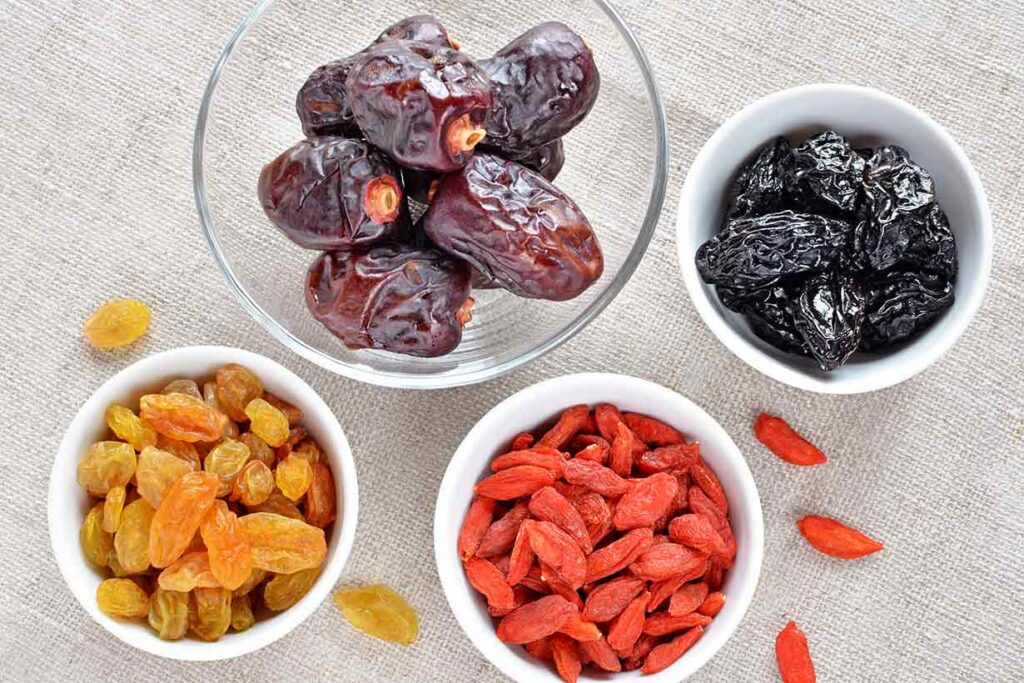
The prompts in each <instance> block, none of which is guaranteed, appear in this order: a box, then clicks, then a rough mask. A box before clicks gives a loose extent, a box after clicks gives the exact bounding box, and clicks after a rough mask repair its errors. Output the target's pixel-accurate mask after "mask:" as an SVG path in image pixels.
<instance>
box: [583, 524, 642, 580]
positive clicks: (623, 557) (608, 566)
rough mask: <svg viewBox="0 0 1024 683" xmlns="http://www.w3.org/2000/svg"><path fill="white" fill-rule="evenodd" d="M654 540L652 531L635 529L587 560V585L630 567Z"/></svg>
mask: <svg viewBox="0 0 1024 683" xmlns="http://www.w3.org/2000/svg"><path fill="white" fill-rule="evenodd" d="M653 540H654V532H652V531H651V530H650V529H633V530H632V531H629V532H627V533H626V534H625V535H623V536H622V538H620V539H618V540H616V541H612V542H611V543H609V544H608V545H606V546H605V547H603V548H601V549H600V550H595V551H594V552H593V553H592V554H591V555H590V557H588V558H587V583H593V582H594V581H597V580H599V579H603V578H604V577H606V576H611V575H612V574H615V573H617V572H620V571H622V570H623V569H625V568H626V567H628V566H629V565H630V564H631V563H632V562H633V560H635V559H636V558H637V557H638V556H639V555H640V553H642V552H644V551H645V550H647V548H649V547H650V545H651V543H652V542H653Z"/></svg>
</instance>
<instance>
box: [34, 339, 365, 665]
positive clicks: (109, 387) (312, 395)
mask: <svg viewBox="0 0 1024 683" xmlns="http://www.w3.org/2000/svg"><path fill="white" fill-rule="evenodd" d="M194 356H200V357H209V361H210V362H211V363H212V364H217V365H221V364H227V363H239V364H241V365H246V366H248V367H252V368H253V369H254V371H255V369H256V368H257V367H258V368H261V369H262V370H263V372H262V373H258V374H261V375H262V376H261V379H263V378H264V377H265V376H266V371H267V370H268V369H269V370H270V371H271V372H273V373H274V374H277V375H280V376H282V377H287V378H288V379H289V381H291V382H294V387H295V388H296V389H297V392H301V393H303V394H305V395H306V399H305V403H306V406H304V407H307V408H308V406H309V405H312V406H313V407H314V408H315V409H316V410H317V412H318V413H321V414H322V415H325V416H330V419H328V420H324V424H323V428H324V429H325V431H330V432H332V437H333V438H334V439H335V440H336V442H337V443H338V444H340V446H341V448H340V449H337V450H335V451H334V452H331V453H329V454H328V457H329V458H330V460H331V465H332V469H333V471H334V478H335V483H336V489H337V491H336V493H337V495H338V497H339V499H340V500H339V509H340V511H341V515H340V519H341V520H342V522H341V529H340V532H339V531H336V532H335V535H336V536H337V539H338V540H337V543H336V544H335V545H334V547H333V548H332V547H328V556H327V560H326V561H325V563H324V565H323V571H322V572H321V574H320V576H319V577H317V580H316V583H314V584H313V587H312V588H311V589H310V591H309V592H308V593H307V594H306V595H305V597H303V598H302V600H300V601H299V602H298V603H297V604H295V605H294V606H292V607H291V608H289V609H288V610H286V611H284V612H281V613H280V614H277V615H275V616H274V618H273V619H272V620H268V621H266V622H264V623H266V624H267V625H268V626H271V627H268V628H267V629H265V630H263V631H261V632H260V633H258V634H255V635H254V634H253V632H251V631H243V632H241V633H235V632H230V633H229V634H227V635H226V636H225V637H224V638H222V639H221V640H220V641H218V642H216V643H205V642H201V641H198V640H194V639H191V638H185V639H182V640H178V641H163V640H158V639H146V640H144V641H142V642H133V641H132V640H130V639H128V638H127V637H126V635H125V633H123V632H122V631H123V630H124V629H122V628H121V627H123V626H129V627H131V626H134V624H130V623H129V624H125V623H122V622H118V621H116V620H114V619H113V618H111V617H108V616H107V615H105V614H104V613H103V612H101V611H100V610H99V608H98V607H97V606H96V598H95V595H94V594H93V593H92V592H90V591H88V590H85V589H84V587H83V586H81V585H80V584H79V583H78V582H77V581H72V580H70V579H69V570H70V567H72V566H73V564H72V563H78V564H80V565H81V564H87V561H86V560H85V558H84V557H83V556H82V553H81V549H80V548H79V546H78V543H77V540H76V542H75V543H74V547H73V548H68V547H65V546H64V545H62V544H60V543H59V542H58V534H56V533H55V529H56V524H58V523H59V522H58V513H57V506H58V504H59V503H60V502H61V500H62V498H61V496H62V495H63V493H64V492H65V491H66V488H67V485H66V482H63V480H62V481H58V476H57V475H58V473H59V472H60V471H61V470H62V469H66V470H68V471H69V472H70V473H71V476H72V477H73V476H74V472H75V467H74V466H69V465H62V463H63V462H64V460H65V459H68V460H71V459H73V460H74V462H76V463H77V461H78V459H79V458H80V457H81V454H80V453H79V452H78V451H77V450H76V449H77V444H80V443H81V441H82V437H81V436H79V435H80V434H82V433H83V432H87V431H89V430H91V429H93V428H94V427H95V425H94V424H93V423H92V421H91V420H90V417H91V416H95V415H97V414H98V415H102V413H103V410H105V409H106V407H107V406H108V405H109V404H110V403H111V402H112V401H113V400H117V398H118V397H119V396H123V395H124V393H125V392H128V391H137V390H138V389H140V388H142V387H140V386H136V385H135V382H136V380H135V378H136V377H137V376H142V375H148V374H152V373H153V372H160V373H161V374H167V371H166V368H174V367H175V365H176V363H177V362H178V360H179V359H181V358H185V357H194ZM171 374H173V372H172V373H171ZM306 419H309V416H308V412H307V416H306ZM74 486H76V487H77V486H78V484H77V482H74ZM358 514H359V483H358V480H357V475H356V466H355V460H354V458H353V456H352V451H351V448H350V447H349V444H348V439H347V437H346V436H345V432H344V430H343V429H342V427H341V424H340V422H339V421H338V419H337V417H336V416H335V415H334V412H333V411H332V410H331V408H330V407H329V406H328V405H327V403H326V402H325V401H324V400H323V399H322V398H321V397H320V395H319V394H318V393H317V392H316V391H314V390H313V388H312V387H310V386H309V384H307V383H306V382H305V381H304V380H303V379H302V378H301V377H299V376H298V375H297V374H295V373H294V372H292V371H291V370H289V369H288V368H286V367H284V366H283V365H281V364H280V363H278V362H277V361H275V360H273V359H271V358H267V357H266V356H263V355H260V354H258V353H255V352H252V351H247V350H244V349H238V348H232V347H228V346H188V347H179V348H174V349H169V350H167V351H162V352H158V353H155V354H153V355H150V356H147V357H145V358H142V359H140V360H138V361H136V362H134V363H132V364H130V365H128V366H127V367H125V368H123V369H121V370H120V371H118V372H117V373H116V374H114V375H113V376H112V377H110V378H109V379H107V380H106V381H105V382H103V384H101V385H100V387H99V388H98V389H96V391H94V392H93V393H92V395H91V396H90V397H89V399H88V400H87V401H86V402H85V403H83V404H82V406H81V407H80V408H79V410H78V412H77V413H76V414H75V417H74V418H73V419H72V421H71V423H70V424H69V425H68V428H67V430H66V431H65V433H64V436H63V437H62V439H61V443H60V446H59V447H58V449H57V455H56V457H55V458H54V464H53V467H52V470H51V474H50V484H49V490H48V495H47V526H48V530H49V534H50V543H51V547H52V549H53V554H54V558H55V560H56V562H57V566H58V568H59V569H60V573H61V576H62V577H63V578H64V582H65V584H66V585H67V587H68V590H69V591H70V592H71V593H72V594H73V595H74V596H75V598H76V599H77V600H78V602H79V603H80V604H81V605H82V608H83V609H84V610H85V611H86V613H88V614H89V616H90V617H92V619H93V621H95V622H96V623H98V624H99V625H100V626H102V627H103V628H104V629H106V631H107V632H108V633H110V634H111V635H113V636H114V637H116V638H117V639H118V640H121V641H122V642H124V643H126V644H128V645H130V646H132V647H135V648H137V649H140V650H143V651H145V652H148V653H150V654H153V655H157V656H160V657H165V658H168V659H175V660H181V661H216V660H223V659H231V658H233V657H239V656H242V655H245V654H249V653H251V652H255V651H256V650H259V649H261V648H263V647H266V646H267V645H270V644H271V643H273V642H274V641H276V640H278V639H279V638H282V637H284V636H285V635H287V634H288V633H290V632H291V631H292V630H294V629H295V628H296V627H297V626H299V625H300V624H301V623H302V622H304V621H305V620H306V619H307V618H308V617H309V616H310V615H312V614H313V612H315V611H316V610H317V609H318V608H319V606H320V605H321V604H322V603H323V602H324V600H325V599H326V598H327V596H328V594H329V593H330V591H331V589H332V588H333V587H334V584H335V583H336V582H337V580H338V578H339V577H340V575H341V573H342V571H343V570H344V568H345V565H346V564H347V563H348V559H349V556H350V555H351V553H352V546H353V544H354V542H355V534H356V527H357V526H358V522H359V520H358ZM77 537H78V534H77V530H76V533H75V538H76V539H77ZM329 542H330V539H329Z"/></svg>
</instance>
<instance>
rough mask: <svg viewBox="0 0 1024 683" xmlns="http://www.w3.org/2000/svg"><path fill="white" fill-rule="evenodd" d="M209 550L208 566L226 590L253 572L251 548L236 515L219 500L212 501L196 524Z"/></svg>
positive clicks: (241, 581)
mask: <svg viewBox="0 0 1024 683" xmlns="http://www.w3.org/2000/svg"><path fill="white" fill-rule="evenodd" d="M199 531H200V533H201V534H202V536H203V542H204V543H205V544H206V548H207V550H208V551H209V553H210V568H211V569H212V570H213V575H214V576H215V577H217V581H219V582H220V585H222V586H224V587H225V588H227V589H229V590H235V589H236V588H238V587H239V586H241V585H242V584H243V583H244V582H245V580H246V579H247V578H249V575H250V574H251V573H252V568H253V564H252V548H251V547H250V546H249V541H248V540H247V539H246V536H245V531H244V529H243V528H242V525H241V524H240V523H239V521H238V516H237V515H235V513H234V512H232V511H231V510H229V509H228V506H227V504H226V503H225V502H224V501H222V500H218V501H214V503H213V505H211V506H210V509H209V510H207V511H206V515H205V516H204V517H203V519H202V521H201V522H200V523H199Z"/></svg>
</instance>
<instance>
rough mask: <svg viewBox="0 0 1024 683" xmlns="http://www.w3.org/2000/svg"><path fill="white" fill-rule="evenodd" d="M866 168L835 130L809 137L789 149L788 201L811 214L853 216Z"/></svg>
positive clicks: (861, 158)
mask: <svg viewBox="0 0 1024 683" xmlns="http://www.w3.org/2000/svg"><path fill="white" fill-rule="evenodd" d="M865 165H866V164H865V161H864V158H863V157H862V156H861V155H860V154H858V153H857V152H855V151H854V150H853V148H852V147H850V143H849V142H847V141H846V138H844V137H843V136H842V135H839V134H838V133H836V132H835V131H831V130H826V131H824V132H822V133H819V134H818V135H815V136H813V137H810V138H808V139H807V140H805V141H804V142H803V144H801V145H798V146H797V147H794V148H793V149H792V155H791V162H790V164H789V167H788V169H787V173H786V184H787V187H788V190H789V193H790V194H791V195H792V198H791V201H792V202H794V203H795V204H796V205H797V206H799V207H801V209H802V210H804V211H807V212H811V213H825V214H828V215H839V216H847V215H848V214H852V213H854V212H855V211H856V210H857V205H858V203H859V201H860V199H861V197H862V196H863V191H864V168H865Z"/></svg>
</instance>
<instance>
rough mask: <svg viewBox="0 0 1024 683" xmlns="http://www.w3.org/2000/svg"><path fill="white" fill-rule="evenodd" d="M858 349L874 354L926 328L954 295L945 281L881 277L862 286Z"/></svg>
mask: <svg viewBox="0 0 1024 683" xmlns="http://www.w3.org/2000/svg"><path fill="white" fill-rule="evenodd" d="M865 290H866V294H867V304H866V315H865V317H864V328H863V334H862V337H861V344H860V346H861V348H862V349H863V350H865V351H876V350H878V349H882V348H884V347H887V346H890V345H892V344H895V343H897V342H899V341H902V340H904V339H907V338H909V337H911V336H913V335H915V334H918V333H919V332H922V331H924V330H925V329H926V328H928V327H929V326H930V325H931V324H932V323H933V322H934V321H935V319H936V318H938V317H939V315H941V314H942V312H943V311H945V310H946V309H948V308H950V307H951V306H952V305H953V302H954V301H955V298H956V295H955V293H954V290H953V284H952V283H951V282H949V281H948V280H946V279H944V278H942V277H940V276H936V275H930V274H927V273H923V274H915V273H906V272H898V271H893V272H889V273H882V274H881V275H879V276H878V277H876V278H875V279H874V280H872V281H870V282H869V283H867V285H866V286H865Z"/></svg>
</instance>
